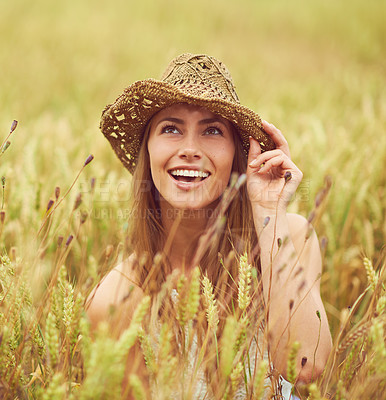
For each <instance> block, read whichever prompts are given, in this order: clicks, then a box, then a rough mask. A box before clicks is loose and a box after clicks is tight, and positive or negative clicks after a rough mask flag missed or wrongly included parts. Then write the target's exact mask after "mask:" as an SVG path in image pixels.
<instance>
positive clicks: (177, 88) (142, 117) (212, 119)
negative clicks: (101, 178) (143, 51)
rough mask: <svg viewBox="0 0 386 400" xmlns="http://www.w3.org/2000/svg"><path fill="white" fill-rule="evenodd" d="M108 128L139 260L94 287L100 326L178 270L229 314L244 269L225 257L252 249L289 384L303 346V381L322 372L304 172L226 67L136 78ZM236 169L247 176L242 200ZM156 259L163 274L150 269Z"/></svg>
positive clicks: (323, 324)
mask: <svg viewBox="0 0 386 400" xmlns="http://www.w3.org/2000/svg"><path fill="white" fill-rule="evenodd" d="M101 129H102V132H103V133H104V135H105V136H106V138H107V139H108V140H109V142H110V144H111V145H112V147H113V149H114V151H115V152H116V154H117V156H118V157H119V159H120V160H121V161H122V163H123V164H124V166H125V167H126V168H127V169H128V170H129V171H130V172H131V173H133V198H132V205H131V207H132V210H133V212H132V218H131V219H130V222H131V232H130V233H131V234H130V239H131V245H132V249H133V253H132V256H131V257H130V258H129V260H127V261H125V262H124V263H122V264H121V265H119V266H118V267H116V268H115V269H114V270H113V271H111V272H110V273H109V274H108V275H107V277H106V278H105V279H104V280H103V281H102V283H101V284H100V285H99V286H98V287H97V289H96V290H95V291H94V293H93V295H92V297H91V299H92V301H91V305H90V308H89V315H90V319H91V321H92V323H93V324H94V325H96V324H97V323H98V322H99V321H100V320H105V319H106V318H107V316H108V312H109V309H110V308H111V306H112V305H113V306H117V305H119V304H121V303H122V302H124V300H125V299H127V298H128V297H130V299H131V301H129V302H128V303H129V305H128V310H127V311H126V312H127V313H129V314H130V312H131V310H132V309H133V308H134V305H135V304H137V301H138V298H140V297H141V296H142V294H143V293H144V292H145V293H150V294H154V293H156V292H157V290H159V288H160V287H161V285H162V283H163V282H164V281H165V279H166V277H167V276H168V275H169V274H170V273H171V272H172V271H174V270H184V271H185V272H186V273H189V271H190V270H191V269H192V268H194V267H195V266H197V265H199V266H200V268H201V270H202V271H203V272H204V273H205V274H206V275H208V276H209V278H210V279H211V281H212V282H213V283H214V285H215V287H217V289H218V290H217V295H218V296H219V301H220V302H222V303H223V304H225V306H224V307H226V305H227V304H228V305H229V304H230V302H231V300H232V296H233V294H232V291H231V290H230V289H229V288H232V287H233V282H234V280H235V276H236V274H237V270H235V268H236V267H234V264H235V263H232V262H230V263H229V265H228V267H229V268H228V270H226V268H222V267H221V264H220V263H219V257H221V258H222V259H226V258H227V256H228V255H229V254H234V253H235V254H236V258H237V257H238V256H239V255H240V254H243V253H245V252H246V253H247V254H248V258H249V261H250V262H251V263H252V264H253V265H254V266H256V267H257V269H258V270H259V272H260V275H259V276H260V279H261V283H262V288H263V298H264V303H265V307H266V321H265V322H266V325H267V330H268V332H269V334H268V338H269V348H270V353H271V359H272V362H273V364H274V366H275V368H276V369H277V370H278V371H279V372H280V374H282V375H283V376H284V377H285V376H286V368H287V360H288V354H289V351H290V349H291V346H292V344H293V343H294V342H299V343H300V345H301V348H300V351H299V352H298V356H297V360H296V368H297V371H298V378H297V380H298V381H300V382H310V381H311V380H313V379H315V378H316V377H317V376H319V375H320V374H321V372H322V371H323V368H324V365H325V363H326V360H327V358H328V355H329V352H330V348H331V337H330V332H329V328H328V323H327V317H326V314H325V310H324V307H323V304H322V301H321V298H320V290H319V278H320V273H321V255H320V250H319V245H318V241H317V237H316V235H315V233H314V232H313V231H312V230H311V228H310V227H309V224H308V222H307V220H305V219H304V218H303V217H300V216H298V215H294V214H289V213H287V206H288V203H289V201H290V199H291V196H292V195H293V194H294V193H295V191H296V188H297V187H298V185H299V183H300V181H301V179H302V173H301V171H300V170H299V169H298V168H297V166H296V165H295V164H294V163H293V162H292V160H291V158H290V153H289V148H288V144H287V142H286V140H285V138H284V137H283V135H282V133H281V132H280V131H279V130H278V129H277V128H276V127H274V126H273V125H271V124H269V123H267V122H265V121H261V120H260V117H259V116H258V115H257V114H256V113H254V112H253V111H251V110H250V109H248V108H246V107H245V106H242V105H241V104H240V103H239V100H238V97H237V94H236V92H235V89H234V86H233V83H232V78H231V76H230V74H229V72H228V70H227V69H226V68H225V66H224V65H223V64H222V63H221V62H219V61H218V60H216V59H214V58H213V57H208V56H205V55H192V54H183V55H181V56H179V57H177V58H176V59H174V60H172V62H171V63H170V64H169V66H168V68H167V70H166V72H165V74H164V76H163V78H162V80H161V81H158V80H153V79H147V80H144V81H139V82H136V83H134V84H132V85H131V86H130V87H128V88H127V89H126V90H125V91H124V93H123V94H122V95H121V96H120V97H119V98H118V99H117V100H116V101H115V102H114V103H113V104H112V105H109V106H107V107H106V108H105V110H104V112H103V115H102V120H101ZM232 173H236V174H237V175H239V176H240V175H241V174H246V184H245V185H241V183H240V180H239V182H238V185H239V186H240V188H239V190H238V192H237V193H236V194H235V193H234V191H233V195H231V194H230V193H231V191H230V190H229V189H227V188H228V186H229V183H230V181H231V180H232V178H231V175H232ZM241 176H243V175H241ZM241 180H242V178H241ZM222 215H225V217H226V222H224V219H221V218H220V221H222V223H220V224H219V222H218V221H219V216H220V217H221V216H222ZM219 226H221V227H222V229H219V228H218V227H219ZM213 227H214V228H213ZM208 238H209V239H210V240H209V239H208ZM219 255H220V256H219ZM155 258H156V259H157V260H158V264H160V267H159V268H157V269H154V268H153V269H152V265H153V264H154V259H155ZM231 258H232V257H231ZM229 272H230V273H229ZM128 281H129V282H132V283H131V284H128V283H127V282H128ZM224 282H225V286H224V285H223V283H224ZM220 284H221V285H223V286H222V288H221V289H219V288H218V285H220ZM228 289H229V290H228Z"/></svg>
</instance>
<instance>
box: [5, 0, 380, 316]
mask: <svg viewBox="0 0 386 400" xmlns="http://www.w3.org/2000/svg"><path fill="white" fill-rule="evenodd" d="M385 18H386V2H385V1H381V0H351V1H348V0H342V1H330V0H324V1H322V0H314V1H306V0H297V1H285V0H277V1H268V0H261V1H257V0H256V1H252V0H239V1H230V0H222V1H221V0H212V1H204V0H198V1H195V2H188V1H182V0H180V1H176V0H164V1H150V0H142V1H130V0H126V1H123V0H119V1H114V0H109V1H107V0H94V1H88V0H77V1H75V0H67V1H49V0H35V1H33V2H31V1H26V0H8V1H5V0H0V30H1V31H0V49H1V52H0V66H1V87H0V105H1V112H0V129H1V133H0V138H1V139H2V140H1V142H2V141H3V139H4V138H5V137H6V135H7V133H8V131H9V127H10V125H11V122H12V120H13V119H16V120H18V121H19V126H18V128H17V130H16V131H15V132H14V134H13V135H12V136H11V138H10V141H11V146H10V148H9V149H8V150H7V152H6V153H4V155H3V156H2V157H1V159H0V174H1V175H2V176H5V177H6V185H5V191H4V199H5V200H4V208H5V209H6V211H7V217H6V218H7V220H6V226H5V228H4V232H3V239H4V246H5V248H6V250H7V251H9V248H11V247H12V246H13V247H16V248H18V252H19V254H20V255H22V256H25V252H26V251H27V250H26V249H27V247H28V246H30V244H31V242H33V240H34V238H35V236H36V231H37V228H38V227H39V226H40V223H41V220H42V218H43V216H44V212H45V207H46V204H47V202H48V200H49V199H50V198H53V193H54V189H55V187H56V186H60V187H61V188H62V192H63V191H64V190H65V189H66V188H68V187H69V185H70V184H71V182H72V181H73V179H74V177H75V176H76V174H77V173H78V171H79V170H80V168H81V167H82V165H83V162H84V160H85V159H86V158H87V156H88V155H89V154H90V153H92V154H94V156H95V160H94V161H93V162H92V163H91V164H90V165H89V166H88V167H87V168H86V170H85V171H84V172H83V173H82V175H81V177H80V179H79V181H78V182H77V183H76V185H75V188H74V189H73V191H72V192H71V194H70V195H69V197H68V199H69V200H68V201H67V203H66V202H65V203H64V205H63V207H62V211H61V212H62V214H59V213H58V214H57V215H58V220H57V221H56V226H55V230H54V234H55V235H57V234H59V233H60V232H62V231H63V230H66V229H67V228H66V229H64V228H63V223H64V221H62V220H61V219H66V218H67V217H66V216H68V210H71V207H72V204H73V203H72V202H71V201H72V200H73V198H75V196H76V195H77V192H79V191H80V192H82V193H83V195H84V196H83V199H84V203H86V202H87V200H88V201H89V203H88V207H89V209H90V208H92V212H91V213H90V215H91V218H89V220H88V224H89V226H88V231H87V250H88V254H89V256H90V255H92V256H95V257H98V256H99V255H100V253H101V249H102V248H105V246H106V245H107V244H109V243H113V244H114V245H116V244H117V242H118V241H120V240H122V237H123V235H124V233H123V232H124V226H125V221H124V218H123V217H122V214H121V215H120V216H118V217H117V210H118V209H124V202H125V198H127V195H126V194H125V193H126V192H125V190H124V188H125V185H126V184H127V183H128V181H129V179H130V178H129V174H128V173H127V172H126V171H124V170H123V168H122V167H121V165H120V164H119V162H118V160H117V159H116V158H115V156H114V154H113V152H112V151H111V150H110V148H109V145H108V142H107V141H106V140H105V139H104V138H103V136H102V134H101V133H100V132H99V129H98V126H99V118H100V114H101V111H102V109H103V108H104V106H105V105H106V104H107V103H110V102H112V101H113V100H114V99H115V98H116V97H117V96H118V95H119V94H120V93H121V92H122V90H123V88H124V87H126V86H128V85H129V84H130V83H132V82H133V81H135V80H139V79H143V78H147V77H155V78H157V77H159V76H160V75H161V73H162V71H163V69H164V68H165V66H166V65H167V63H168V62H169V61H170V59H171V58H173V57H175V56H177V55H178V54H180V53H183V52H192V53H195V52H197V53H207V54H210V55H213V56H215V57H217V58H219V59H220V60H222V61H223V62H224V63H225V64H226V65H227V66H228V68H229V69H230V71H231V73H232V75H233V79H234V81H235V84H236V87H237V90H238V94H239V97H240V99H241V102H242V103H243V104H245V105H247V106H249V107H251V108H253V109H254V110H255V111H257V112H258V113H259V114H260V115H261V116H262V117H263V118H264V119H266V120H269V121H270V122H272V123H274V124H275V125H276V126H277V127H279V128H280V129H281V130H282V132H283V133H284V134H285V135H286V137H287V139H288V141H289V143H290V147H291V152H292V156H293V159H294V160H295V162H296V163H297V164H298V166H299V167H300V168H301V169H302V170H303V171H304V182H303V184H302V186H301V187H300V189H299V192H298V195H297V196H296V198H295V201H294V203H293V204H292V209H293V211H298V212H300V213H302V214H303V215H307V214H308V213H309V212H310V211H311V210H312V208H313V207H314V198H315V196H316V193H317V191H318V190H319V189H320V187H321V186H322V185H323V181H324V177H325V176H326V175H330V176H331V178H332V181H333V186H332V189H331V193H330V195H329V199H328V202H327V204H325V205H324V210H323V213H322V215H321V216H320V219H319V220H318V223H317V226H316V228H317V231H318V234H319V236H320V237H323V236H325V237H327V238H328V241H329V245H328V247H327V252H326V256H325V272H324V275H323V280H322V283H323V286H322V287H323V296H324V298H325V301H326V303H327V308H328V312H329V315H330V318H331V317H333V316H337V315H338V309H340V308H341V307H346V306H349V305H350V304H351V303H352V301H353V299H355V296H357V295H358V294H359V293H360V291H361V290H363V287H364V285H365V284H366V279H365V272H364V269H363V267H362V257H363V255H367V256H369V257H371V258H372V259H373V262H374V265H375V266H376V267H378V266H379V264H380V263H381V262H382V246H383V245H384V243H385V232H386V222H385V209H386V200H385V186H386V177H385V176H386V173H385V167H386V132H385V126H386V91H385V76H386V74H385V72H386V24H385ZM91 177H95V178H96V182H97V183H96V187H95V194H94V197H93V199H91V197H90V198H87V195H88V193H89V192H90V189H89V186H88V185H89V183H88V182H89V180H90V178H91ZM90 204H92V205H90ZM103 210H105V211H104V212H105V214H103V213H101V212H102V211H103ZM106 210H107V211H106ZM66 213H67V214H66ZM98 213H99V214H98ZM123 214H124V213H123ZM103 215H104V217H103ZM66 221H67V220H66ZM67 222H68V221H67ZM71 229H72V228H71V226H70V228H68V230H70V231H71ZM74 229H75V228H74ZM52 246H53V245H52ZM28 248H29V247H28ZM49 251H50V249H49V248H48V255H49ZM74 257H75V258H74V259H73V262H74V263H75V265H76V259H77V258H76V256H74ZM74 260H75V261H74ZM85 260H86V261H85V262H87V257H86V259H85Z"/></svg>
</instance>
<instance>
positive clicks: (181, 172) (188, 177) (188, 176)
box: [168, 169, 210, 182]
mask: <svg viewBox="0 0 386 400" xmlns="http://www.w3.org/2000/svg"><path fill="white" fill-rule="evenodd" d="M168 172H169V174H170V175H171V176H172V178H173V179H175V180H177V181H179V182H201V181H203V180H204V179H206V178H208V176H209V175H210V174H209V172H205V171H196V170H192V169H173V170H169V171H168Z"/></svg>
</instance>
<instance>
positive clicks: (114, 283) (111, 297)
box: [87, 256, 142, 327]
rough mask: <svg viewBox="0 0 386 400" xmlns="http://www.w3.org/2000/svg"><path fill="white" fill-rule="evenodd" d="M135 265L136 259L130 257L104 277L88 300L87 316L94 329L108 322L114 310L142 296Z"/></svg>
mask: <svg viewBox="0 0 386 400" xmlns="http://www.w3.org/2000/svg"><path fill="white" fill-rule="evenodd" d="M133 265H134V257H133V256H130V257H129V258H128V259H127V260H125V261H123V262H122V263H120V264H119V265H117V266H116V267H115V268H114V269H112V270H111V271H110V272H109V273H108V274H107V275H106V276H105V277H103V278H102V280H101V281H100V282H99V283H98V284H97V285H96V287H95V288H94V289H93V291H92V292H91V294H90V296H89V297H88V299H87V314H88V316H89V318H90V321H91V324H92V326H93V327H95V326H96V325H97V324H98V323H99V322H100V321H101V320H107V319H108V318H109V316H110V312H111V310H112V309H113V308H118V307H120V306H121V305H123V304H124V303H125V302H127V300H128V299H134V298H136V299H139V298H140V297H141V296H142V290H141V289H140V288H139V286H138V285H137V284H136V280H135V275H134V271H133Z"/></svg>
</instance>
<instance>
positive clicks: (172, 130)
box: [162, 126, 180, 135]
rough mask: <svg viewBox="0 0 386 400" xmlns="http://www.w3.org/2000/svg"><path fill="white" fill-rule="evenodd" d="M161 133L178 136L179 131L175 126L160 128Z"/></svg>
mask: <svg viewBox="0 0 386 400" xmlns="http://www.w3.org/2000/svg"><path fill="white" fill-rule="evenodd" d="M162 133H167V134H172V135H176V134H179V133H180V131H179V130H178V129H177V128H176V127H175V126H165V127H164V128H162Z"/></svg>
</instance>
